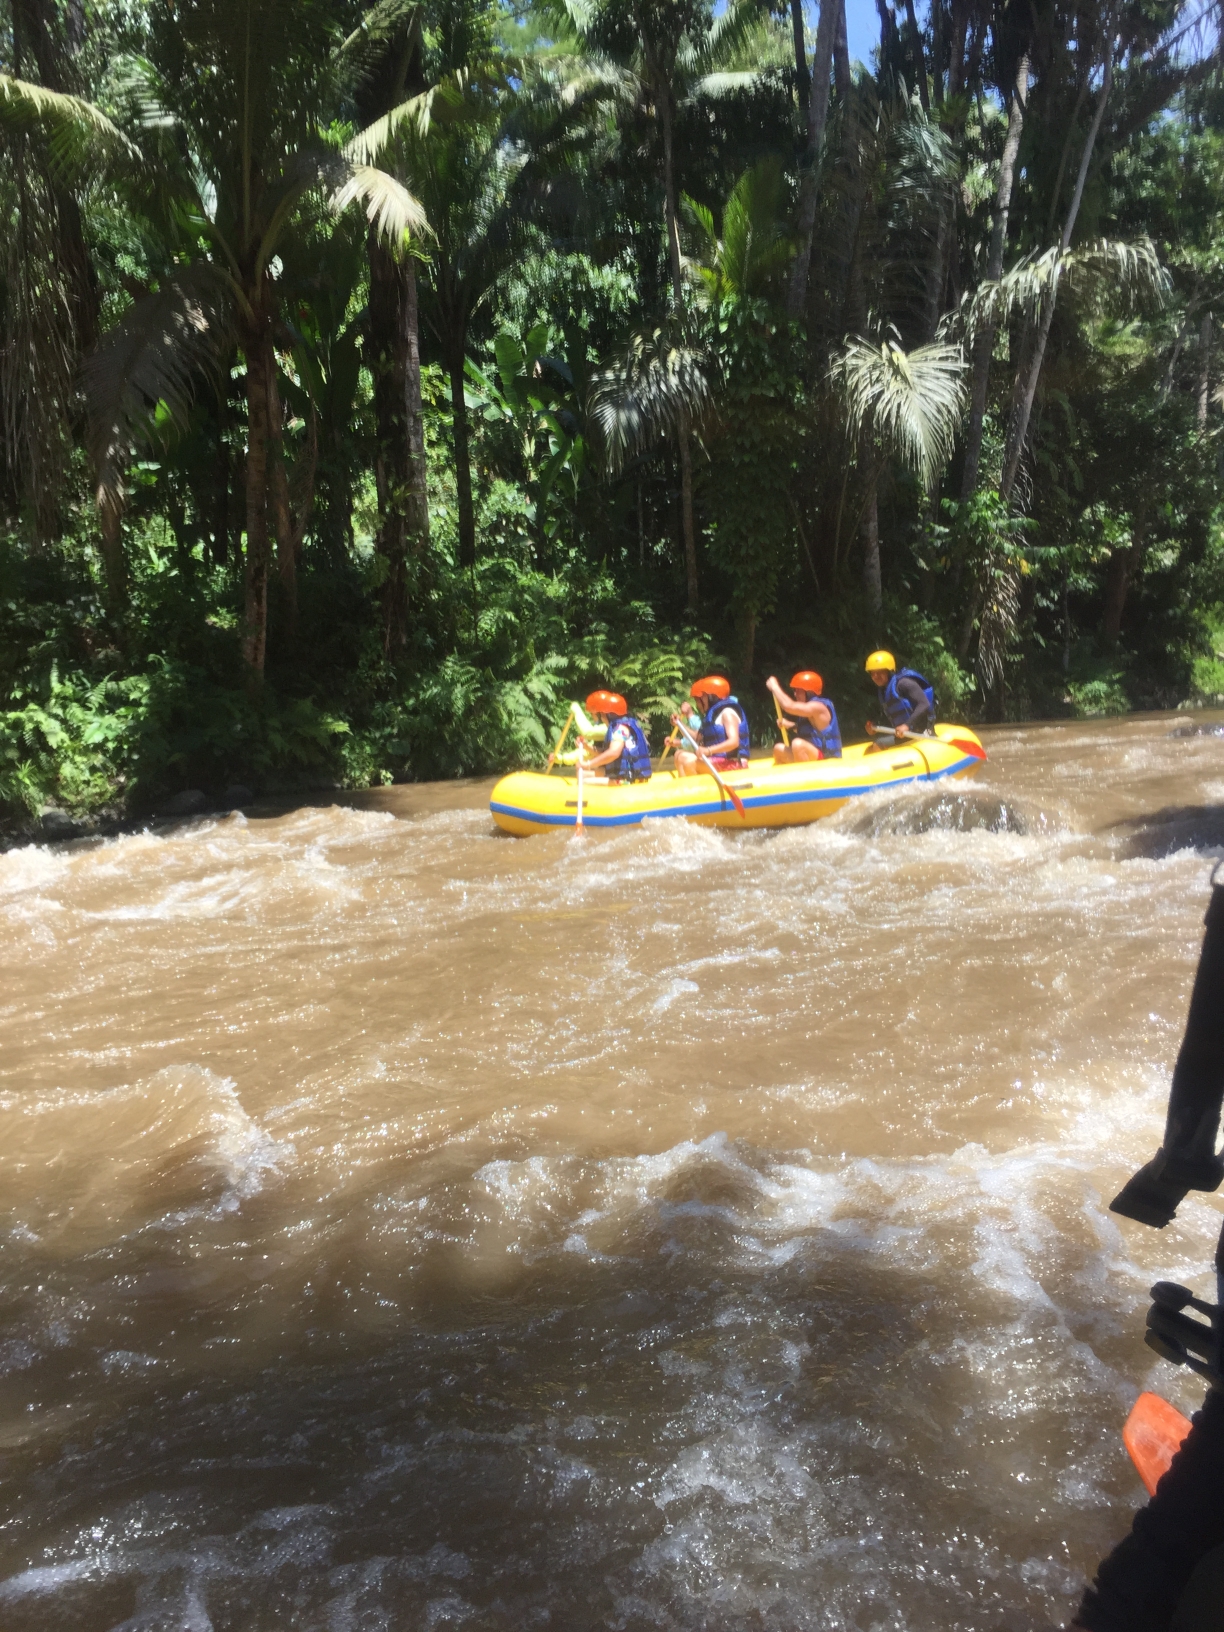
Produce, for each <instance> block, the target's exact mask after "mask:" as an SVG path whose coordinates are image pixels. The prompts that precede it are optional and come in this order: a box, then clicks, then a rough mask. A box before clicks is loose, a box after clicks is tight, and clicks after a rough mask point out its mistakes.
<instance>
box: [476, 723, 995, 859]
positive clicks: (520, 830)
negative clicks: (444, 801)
mask: <svg viewBox="0 0 1224 1632" xmlns="http://www.w3.org/2000/svg"><path fill="white" fill-rule="evenodd" d="M985 758H986V750H985V749H984V748H983V747H982V744H981V742H980V741H979V740H978V738H977V736H976V735H975V734H974V733H973V732H972V731H971V730H970V729H969V727H968V726H965V725H938V726H936V728H935V736H934V737H914V738H913V739H912V740H911V741H907V742H904V743H898V744H897V745H896V746H895V747H893V748H884V749H877V748H873V747H872V745H871V744H870V743H866V742H864V743H856V744H855V745H854V746H853V747H850V748H847V749H845V751H844V752H843V754H842V757H841V758H840V759H822V760H806V761H803V762H801V763H799V764H793V765H775V764H774V762H773V760H772V759H754V760H751V761H750V762H749V764H748V765H747V766H746V767H744V768H743V769H742V770H735V771H725V772H723V780H724V781H725V782H726V783H727V785H728V787H731V788H734V789H735V791H736V793H737V794H738V795H739V796H740V798H741V800H742V801H743V804H744V814H743V816H741V815H740V814H739V812H738V811H737V810H736V809H735V808H734V806H733V805H732V803H731V801H730V800H729V799H727V798H726V797H725V796H723V795H721V794H720V793H719V790H718V786H717V784H716V783H715V781H714V779H713V777H711V776H676V775H674V774H673V773H672V772H670V771H656V772H655V774H654V775H653V776H652V777H651V779H650V781H649V782H633V783H619V784H618V783H607V782H599V781H596V780H595V779H594V778H593V777H592V778H584V780H583V792H582V825H583V827H584V828H587V827H632V826H635V825H636V824H637V823H639V822H645V821H656V820H659V819H660V818H663V817H673V816H682V817H684V818H685V819H686V820H688V821H690V822H701V823H704V824H706V825H708V826H714V827H729V828H731V829H733V830H734V829H744V828H759V827H799V826H802V825H803V824H805V823H807V822H816V821H819V820H820V818H821V817H822V816H832V815H833V814H834V812H835V811H838V810H840V809H841V807H842V806H843V805H844V804H845V803H846V801H847V800H848V799H853V798H855V797H857V796H858V795H860V794H864V793H873V792H875V790H876V789H877V788H889V787H900V786H903V785H904V784H905V783H908V782H934V781H938V780H942V779H943V778H944V777H949V776H971V775H972V774H973V773H974V772H975V771H977V770H978V769H980V767H981V765H982V762H983V760H984V759H985ZM489 809H490V810H491V811H492V813H493V820H494V821H495V822H496V823H497V825H498V827H500V828H502V829H503V831H504V832H506V833H515V834H519V835H526V834H529V833H546V832H547V831H548V830H549V828H556V827H562V828H565V827H575V826H576V825H577V821H578V788H577V784H576V781H575V779H574V778H573V777H572V776H557V775H555V774H554V775H553V776H544V775H542V774H541V773H540V772H539V771H515V772H513V773H512V774H511V775H510V776H503V777H502V779H501V781H500V782H499V783H498V784H497V786H496V787H495V788H494V789H493V796H492V798H491V799H490V800H489Z"/></svg>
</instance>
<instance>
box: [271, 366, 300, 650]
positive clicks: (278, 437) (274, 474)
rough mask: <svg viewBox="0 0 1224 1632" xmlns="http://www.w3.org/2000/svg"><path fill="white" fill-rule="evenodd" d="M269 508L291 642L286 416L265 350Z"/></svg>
mask: <svg viewBox="0 0 1224 1632" xmlns="http://www.w3.org/2000/svg"><path fill="white" fill-rule="evenodd" d="M268 509H269V512H270V514H271V517H272V532H273V535H274V537H275V539H276V575H277V577H278V578H279V579H280V584H281V589H282V590H283V592H284V597H285V625H286V630H287V633H288V635H289V638H290V640H293V639H295V638H296V637H297V617H298V605H297V550H296V549H295V547H294V537H293V514H292V510H291V508H290V504H289V474H288V472H287V471H286V469H285V416H284V409H283V407H282V406H281V396H280V386H279V384H278V383H277V378H276V350H275V348H274V347H273V346H269V347H268Z"/></svg>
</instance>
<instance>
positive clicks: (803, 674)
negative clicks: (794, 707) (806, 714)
mask: <svg viewBox="0 0 1224 1632" xmlns="http://www.w3.org/2000/svg"><path fill="white" fill-rule="evenodd" d="M791 685H792V687H793V688H794V689H795V690H796V691H806V692H807V694H808V696H809V697H819V696H820V694H821V692H822V691H823V690H824V681H823V680H822V679H821V678H820V676H819V675H818V674H817V673H816V671H815V669H800V670H799V673H798V674H792V675H791Z"/></svg>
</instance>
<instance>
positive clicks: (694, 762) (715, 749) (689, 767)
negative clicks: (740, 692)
mask: <svg viewBox="0 0 1224 1632" xmlns="http://www.w3.org/2000/svg"><path fill="white" fill-rule="evenodd" d="M689 696H690V697H693V698H695V699H696V701H697V706H698V708H699V709H700V710H701V713H702V721H701V730H700V732H699V733H698V736H699V738H700V741H701V746H702V747H703V748H704V749H705V755H704V758H705V759H708V760H709V762H710V764H711V765H713V767H714V769H715V770H716V771H737V770H739V769H740V768H741V767H742V766H744V765H747V763H748V745H749V729H748V716H747V714H746V713H745V712H744V705H743V704H742V703H741V702H740V700H739V698H738V697H735V696H733V695H732V692H731V682H730V681H729V680H726V679H724V678H723V676H722V675H721V674H707V675H704V676H703V677H702V679H700V680H694V681H693V683H692V685H691V686H690V687H689ZM679 718H680V716H679V715H678V714H673V715H672V724H673V725H676V724H677V723H678V721H679ZM705 769H706V767H705V764H704V763H703V761H702V759H699V758H698V756H697V755H696V754H695V753H694V752H693V750H692V749H691V748H677V749H676V773H677V775H679V776H700V775H701V774H702V773H703V772H704V771H705Z"/></svg>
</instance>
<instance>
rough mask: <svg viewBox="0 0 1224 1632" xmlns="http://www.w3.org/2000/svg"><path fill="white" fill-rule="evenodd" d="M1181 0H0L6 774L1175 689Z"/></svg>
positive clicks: (204, 781)
mask: <svg viewBox="0 0 1224 1632" xmlns="http://www.w3.org/2000/svg"><path fill="white" fill-rule="evenodd" d="M1214 15H1215V14H1214V13H1213V12H1211V11H1210V10H1209V9H1208V8H1206V7H1200V6H1199V3H1198V0H1188V3H1183V0H1145V3H1144V4H1140V3H1139V0H1126V3H1119V0H1110V3H1109V4H1101V3H1099V0H1095V3H1090V4H1072V3H1070V0H1042V4H1040V5H1037V6H1033V5H1030V4H1027V3H1024V4H1021V3H1020V0H1011V3H1009V4H1001V3H994V0H992V3H987V0H929V5H928V7H927V9H926V10H925V12H923V11H921V10H919V9H918V8H916V7H915V4H914V0H905V4H904V5H903V7H902V8H900V9H895V8H894V7H893V6H891V5H890V4H888V3H887V0H882V3H881V4H880V6H879V16H880V34H879V40H878V44H877V46H876V47H875V49H874V50H873V52H872V53H871V61H870V62H867V63H863V62H858V61H853V60H851V58H850V54H849V50H848V45H847V31H846V16H845V4H844V0H814V3H813V4H812V5H811V6H810V7H809V6H807V5H805V0H789V3H788V4H780V3H775V4H774V5H772V6H771V5H770V4H769V3H768V0H728V3H722V0H719V3H718V4H717V5H715V4H714V3H712V0H522V3H521V4H518V5H512V4H510V3H509V0H420V3H412V0H377V3H376V4H375V5H374V6H373V7H372V8H369V9H367V8H366V7H364V6H362V5H359V4H356V3H351V0H0V218H2V220H3V227H4V231H3V237H2V239H0V812H3V813H4V815H5V816H6V818H7V820H8V821H9V824H10V828H11V827H12V825H13V824H14V823H16V824H18V825H20V823H21V822H22V821H25V822H29V821H30V820H32V819H33V818H34V817H35V816H37V814H38V812H39V811H41V810H44V809H45V808H46V807H48V806H51V807H59V808H60V809H63V810H66V811H70V812H77V813H81V812H87V811H98V810H110V811H114V812H125V811H127V812H132V813H136V814H139V813H140V812H142V811H144V810H148V809H150V808H155V807H156V806H157V805H158V803H159V801H162V800H164V799H166V798H167V797H168V796H169V795H172V794H174V793H175V792H176V791H178V790H181V789H184V788H200V789H203V790H205V791H206V793H208V794H209V796H215V795H220V794H221V793H222V791H223V790H224V789H225V788H226V787H227V786H229V785H231V784H235V783H244V784H246V785H247V786H248V787H251V788H255V789H274V788H290V789H291V788H296V787H309V786H313V785H320V784H321V785H325V786H333V785H335V786H339V785H350V786H361V785H368V784H370V783H372V782H375V783H376V782H390V781H395V780H404V779H412V778H423V777H443V776H454V775H479V774H487V773H489V772H492V771H494V770H496V769H498V768H500V767H503V766H508V765H510V764H514V763H524V762H531V761H533V760H539V759H540V758H542V756H543V754H544V753H545V752H546V751H547V748H548V745H549V741H550V737H551V736H552V735H553V734H554V733H555V730H556V728H557V726H558V723H559V721H560V719H561V718H562V717H563V715H564V711H565V708H566V705H567V701H568V699H569V698H570V697H571V696H573V695H575V694H576V693H580V692H581V691H582V690H583V689H585V688H587V687H589V686H591V685H593V684H596V683H599V684H612V685H614V686H616V687H617V688H618V689H621V690H623V691H625V692H627V693H628V694H629V695H630V696H631V698H632V699H633V701H634V703H635V706H636V707H637V708H638V710H639V712H640V713H641V714H642V715H643V717H644V718H646V719H647V720H649V721H652V722H654V724H656V725H661V724H662V723H663V721H664V720H665V718H666V716H667V714H668V712H669V710H670V709H671V707H672V706H673V703H674V700H675V699H676V697H677V696H678V695H679V694H680V693H681V692H682V691H683V689H684V687H685V684H686V680H687V678H688V677H690V676H691V675H692V674H693V673H694V672H695V671H697V670H705V669H707V668H708V667H710V666H711V665H713V664H715V663H717V664H720V665H724V666H726V667H727V668H728V670H729V671H730V672H731V673H732V675H733V677H734V679H735V683H736V686H737V689H738V690H739V692H740V694H741V695H742V696H744V697H745V698H746V699H747V700H749V702H750V703H751V702H753V700H754V699H755V705H756V707H757V708H758V710H760V711H762V712H763V710H764V707H765V698H764V692H763V690H762V682H763V679H764V677H765V676H766V675H767V674H769V673H771V672H775V671H776V672H778V673H780V674H781V675H782V677H783V679H785V678H786V677H787V675H788V674H789V671H790V669H791V668H793V667H800V666H802V667H809V666H815V667H817V668H818V669H820V670H821V672H822V673H823V674H824V675H825V679H826V689H827V690H828V691H829V693H830V694H831V695H833V696H834V697H835V698H837V700H838V701H839V703H840V704H841V705H842V709H843V714H847V715H848V718H849V719H851V720H853V719H854V717H855V715H856V712H857V711H859V710H860V709H861V710H863V711H866V710H867V708H868V706H869V703H870V697H871V691H870V688H869V687H868V686H867V685H866V683H865V682H864V680H863V677H862V674H861V670H860V665H861V658H862V655H863V653H864V651H865V650H867V649H870V648H871V647H874V646H878V645H881V644H886V645H888V646H890V647H892V648H894V649H896V650H898V651H900V652H901V653H902V655H903V656H904V657H905V658H906V660H908V661H910V662H912V663H914V664H915V666H917V667H919V668H922V669H924V670H925V672H927V673H928V674H929V675H930V676H931V678H932V679H933V680H934V681H935V683H936V686H937V689H938V690H939V692H940V694H941V697H942V700H943V704H944V707H945V709H953V710H955V711H956V712H957V713H959V714H961V715H962V716H968V717H971V718H975V719H985V720H992V719H993V720H1000V719H1020V718H1026V717H1032V716H1045V717H1050V716H1055V717H1056V716H1060V715H1062V716H1069V715H1077V714H1078V715H1083V714H1092V713H1102V712H1120V711H1125V710H1127V709H1132V708H1165V707H1174V706H1178V705H1181V704H1186V703H1193V702H1195V701H1204V700H1211V699H1213V698H1214V697H1216V695H1217V694H1218V693H1220V692H1224V667H1221V664H1222V663H1224V657H1221V656H1220V655H1219V654H1218V653H1217V651H1216V647H1217V645H1218V644H1219V642H1220V636H1221V633H1222V632H1224V533H1222V528H1221V500H1222V498H1224V492H1222V489H1221V479H1222V472H1221V464H1220V434H1221V426H1222V424H1224V419H1222V416H1221V401H1222V400H1224V398H1222V397H1221V392H1220V385H1219V382H1220V372H1221V371H1220V368H1219V361H1220V336H1219V327H1220V326H1219V325H1218V324H1217V323H1216V322H1215V308H1216V306H1217V305H1218V304H1220V303H1221V302H1222V301H1224V214H1222V211H1224V84H1222V81H1221V75H1220V71H1219V70H1220V64H1219V57H1218V40H1219V33H1218V29H1217V27H1216V24H1215V21H1214Z"/></svg>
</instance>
